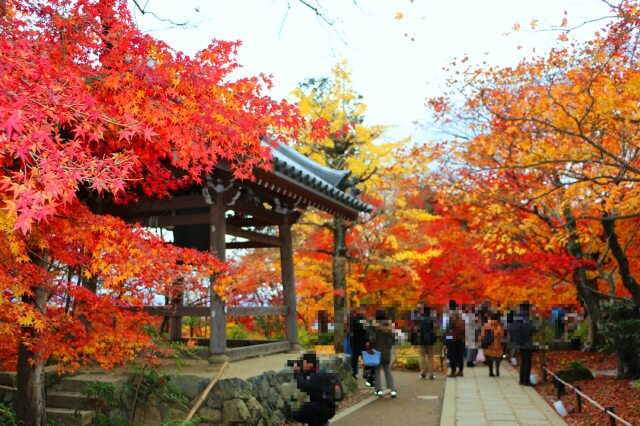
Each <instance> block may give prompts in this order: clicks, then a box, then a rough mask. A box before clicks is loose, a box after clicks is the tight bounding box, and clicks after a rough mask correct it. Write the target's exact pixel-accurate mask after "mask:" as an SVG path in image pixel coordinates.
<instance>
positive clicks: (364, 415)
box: [331, 370, 445, 426]
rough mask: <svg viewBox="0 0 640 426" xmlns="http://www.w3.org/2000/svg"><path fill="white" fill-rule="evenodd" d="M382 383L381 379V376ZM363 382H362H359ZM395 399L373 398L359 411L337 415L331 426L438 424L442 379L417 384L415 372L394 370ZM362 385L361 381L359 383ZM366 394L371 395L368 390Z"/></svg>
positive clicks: (365, 401) (423, 425) (349, 411)
mask: <svg viewBox="0 0 640 426" xmlns="http://www.w3.org/2000/svg"><path fill="white" fill-rule="evenodd" d="M382 377H383V378H382V381H383V383H384V375H383V376H382ZM359 380H360V381H362V379H359ZM393 380H394V383H395V386H396V389H397V391H398V397H397V398H396V399H392V398H391V397H390V396H389V395H388V394H385V395H384V396H383V397H377V396H372V397H371V398H368V399H365V400H364V401H362V403H361V404H360V405H361V408H358V407H357V406H354V407H352V408H354V409H355V410H350V409H347V410H345V411H344V412H340V413H338V414H336V416H335V417H334V418H333V419H332V420H331V425H332V426H394V425H400V426H425V425H427V426H428V425H437V424H438V423H439V421H440V412H441V407H442V397H443V394H444V386H445V379H444V378H443V377H442V376H439V377H438V378H437V379H436V380H420V379H419V378H418V373H417V372H413V371H411V372H408V371H402V370H393ZM362 382H363V381H362ZM369 392H373V390H372V389H369ZM365 405H366V406H365Z"/></svg>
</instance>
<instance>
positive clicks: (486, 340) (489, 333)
mask: <svg viewBox="0 0 640 426" xmlns="http://www.w3.org/2000/svg"><path fill="white" fill-rule="evenodd" d="M493 339H494V337H493V330H491V329H490V328H488V329H487V330H486V331H485V332H484V337H483V338H482V341H481V342H480V347H481V348H482V349H487V348H488V347H489V346H491V344H492V343H493Z"/></svg>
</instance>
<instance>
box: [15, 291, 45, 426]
mask: <svg viewBox="0 0 640 426" xmlns="http://www.w3.org/2000/svg"><path fill="white" fill-rule="evenodd" d="M32 291H33V295H32V296H24V297H23V303H25V304H28V305H32V306H34V307H35V308H36V309H38V310H40V311H42V312H45V304H46V302H47V291H46V289H45V288H44V287H33V288H32ZM21 331H22V335H23V336H25V338H27V339H28V340H30V341H31V342H33V341H35V340H37V338H38V332H37V331H36V330H35V329H34V328H33V327H22V328H21ZM17 382H18V392H17V395H16V396H17V398H16V400H17V403H16V414H17V417H18V420H19V421H20V422H21V424H24V425H29V426H46V424H47V413H46V411H45V382H44V360H42V359H41V358H40V357H39V356H38V354H37V353H35V352H33V351H32V350H31V349H30V348H29V347H28V346H27V345H25V342H24V340H20V343H19V346H18V367H17Z"/></svg>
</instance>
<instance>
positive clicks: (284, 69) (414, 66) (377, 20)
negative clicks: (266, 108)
mask: <svg viewBox="0 0 640 426" xmlns="http://www.w3.org/2000/svg"><path fill="white" fill-rule="evenodd" d="M311 2H313V0H311ZM140 3H141V4H144V0H140ZM288 3H289V4H290V5H291V8H290V9H289V12H288V14H287V4H288ZM320 3H321V4H322V5H323V6H324V7H325V9H326V10H327V13H328V15H329V16H337V17H338V18H339V22H337V23H336V25H335V28H336V30H337V31H336V30H333V29H331V28H328V27H327V25H326V24H323V23H321V22H320V21H319V20H318V19H317V18H316V17H315V16H314V15H313V13H312V12H311V11H310V10H308V9H307V8H305V7H303V6H302V5H300V3H298V1H297V0H208V1H207V0H180V1H175V0H173V1H169V0H149V2H148V5H147V10H151V11H153V12H154V13H156V14H157V15H158V16H160V17H164V18H171V19H172V20H174V21H176V22H181V21H185V20H189V21H191V22H192V23H193V24H194V25H192V26H191V27H190V28H186V29H184V28H176V27H174V28H168V27H169V25H168V24H164V23H162V22H160V21H158V20H157V19H154V18H153V17H150V16H149V15H148V14H147V15H145V16H144V17H143V16H142V15H141V14H140V13H137V14H136V20H137V22H138V24H139V25H140V27H141V28H142V29H143V30H144V31H148V32H150V34H152V35H154V36H155V37H157V38H160V39H162V40H164V41H165V42H167V43H168V44H169V45H170V46H172V47H173V48H175V49H178V50H182V51H184V52H186V53H188V54H193V53H195V52H196V51H198V50H201V49H202V48H204V47H206V46H207V44H208V43H209V42H210V41H211V40H212V39H214V38H217V39H223V40H241V41H242V42H243V47H242V48H241V49H240V52H239V56H238V58H239V62H240V64H242V65H243V70H242V71H241V73H243V74H246V75H256V74H258V73H265V74H268V75H269V74H270V75H272V76H273V82H274V88H273V90H272V92H271V95H272V97H274V98H283V97H286V96H287V94H288V93H289V92H290V91H291V90H292V89H294V88H295V87H296V85H297V84H298V83H299V82H301V81H303V80H304V79H305V78H308V77H321V76H326V75H329V72H330V70H331V67H332V66H333V65H334V64H335V63H336V62H338V61H339V60H341V59H342V58H346V59H348V60H349V64H350V66H351V69H352V71H353V75H352V78H353V87H354V88H355V89H356V90H357V91H358V92H359V93H360V94H361V95H363V97H364V99H363V101H364V103H365V104H366V105H367V106H368V112H367V120H366V121H367V123H368V124H385V125H390V126H395V130H394V131H392V132H391V135H392V136H393V137H401V136H413V137H414V139H415V140H416V141H418V142H420V140H421V139H425V138H429V137H431V136H432V135H431V134H430V133H429V132H428V131H427V132H425V131H423V130H417V129H416V126H415V125H414V124H413V123H414V122H416V121H420V122H423V123H424V122H427V120H428V111H427V109H426V107H425V106H424V101H425V99H426V98H428V97H432V96H438V95H439V94H442V93H443V92H444V91H445V90H446V88H445V86H444V84H445V80H446V79H447V75H446V73H444V72H443V71H442V68H443V67H444V66H447V65H448V64H449V62H450V60H451V59H452V58H454V57H458V58H460V57H463V56H465V55H469V57H470V60H471V61H473V62H477V63H480V62H483V61H487V63H488V64H491V65H512V64H514V63H516V62H517V61H518V60H519V59H520V58H521V57H523V56H530V55H531V52H532V49H533V48H536V50H537V52H542V51H544V50H546V49H547V48H548V47H549V46H550V45H551V44H552V43H554V42H555V39H556V38H557V36H558V34H559V33H557V32H553V31H539V30H538V31H533V30H531V28H530V22H531V20H532V19H536V20H538V21H539V23H538V29H545V28H550V27H551V26H557V25H559V24H560V22H561V21H562V18H563V16H564V15H563V12H564V11H565V10H566V11H567V12H568V19H569V24H570V26H571V25H572V24H574V25H577V24H579V23H582V22H584V21H585V20H588V19H593V18H597V17H601V16H605V15H607V14H608V8H607V7H606V5H604V3H602V2H601V1H600V0H536V1H531V0H528V1H525V0H449V1H447V0H440V1H435V0H414V1H413V2H411V1H410V0H357V5H358V7H356V6H355V5H354V3H353V0H321V2H320ZM196 9H197V11H196ZM396 12H401V13H403V15H404V18H403V19H402V20H400V21H397V20H395V19H394V17H395V14H396ZM285 16H286V19H285ZM283 20H284V22H283ZM516 22H518V23H520V24H521V25H522V30H521V31H519V32H512V27H513V25H514V24H515V23H516ZM601 26H602V23H598V24H593V25H589V26H585V27H584V28H583V29H580V30H578V31H575V32H574V33H573V34H574V36H575V37H577V38H585V37H590V36H591V34H593V32H594V31H596V30H597V29H598V28H599V27H601ZM336 32H337V33H338V34H339V35H338V34H336ZM506 33H510V34H508V35H507V34H506ZM341 38H342V39H343V40H344V41H343V40H341ZM411 38H413V41H412V40H411ZM518 46H522V49H520V50H519V49H518Z"/></svg>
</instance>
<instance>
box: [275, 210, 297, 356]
mask: <svg viewBox="0 0 640 426" xmlns="http://www.w3.org/2000/svg"><path fill="white" fill-rule="evenodd" d="M278 230H279V232H280V239H281V240H282V245H281V246H280V268H281V270H282V292H283V296H284V305H285V306H286V307H287V315H286V318H285V333H286V336H287V340H288V341H289V342H291V348H292V349H294V350H297V349H299V348H300V345H299V344H298V309H297V307H296V281H295V274H294V269H293V235H292V232H291V223H290V222H289V218H288V217H287V216H285V221H284V223H283V224H282V225H278Z"/></svg>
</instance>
